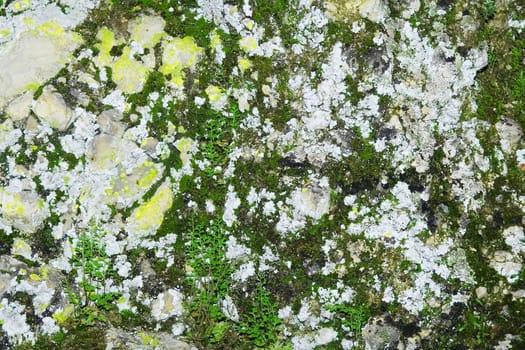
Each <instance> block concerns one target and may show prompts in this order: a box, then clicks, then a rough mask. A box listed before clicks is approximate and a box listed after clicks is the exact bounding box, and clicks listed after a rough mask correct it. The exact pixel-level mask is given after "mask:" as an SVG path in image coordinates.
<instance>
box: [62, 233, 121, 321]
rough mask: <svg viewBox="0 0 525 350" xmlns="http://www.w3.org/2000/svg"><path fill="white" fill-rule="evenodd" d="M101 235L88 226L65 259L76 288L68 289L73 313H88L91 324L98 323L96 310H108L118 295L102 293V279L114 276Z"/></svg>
mask: <svg viewBox="0 0 525 350" xmlns="http://www.w3.org/2000/svg"><path fill="white" fill-rule="evenodd" d="M103 237H104V232H103V231H102V230H101V229H100V227H98V226H96V225H92V226H91V228H90V229H89V231H88V232H83V233H81V234H80V236H79V237H78V241H77V242H76V245H75V247H74V251H73V255H72V256H71V258H70V259H69V262H70V264H71V265H72V267H73V269H72V270H71V277H72V279H73V280H75V281H76V288H75V287H73V286H71V285H70V286H68V287H67V291H68V297H69V300H70V302H71V303H72V304H73V305H75V306H76V307H77V311H78V312H80V311H81V310H82V309H85V310H88V311H89V312H88V316H89V317H87V318H86V321H87V322H88V323H93V322H94V319H98V318H99V317H98V316H99V312H98V309H104V310H109V309H111V307H112V306H113V304H112V303H113V302H114V301H115V300H116V299H117V298H118V296H119V294H118V293H114V292H106V290H105V285H106V283H105V282H106V279H107V278H109V277H110V276H114V275H115V271H114V270H113V267H112V262H111V259H110V258H109V257H108V255H107V254H106V245H105V243H103V241H102V239H103Z"/></svg>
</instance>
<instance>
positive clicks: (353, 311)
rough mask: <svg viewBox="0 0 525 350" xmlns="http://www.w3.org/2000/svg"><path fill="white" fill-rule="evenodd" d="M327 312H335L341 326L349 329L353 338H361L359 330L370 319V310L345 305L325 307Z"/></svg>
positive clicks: (360, 306)
mask: <svg viewBox="0 0 525 350" xmlns="http://www.w3.org/2000/svg"><path fill="white" fill-rule="evenodd" d="M325 308H326V309H327V310H328V311H332V312H335V314H336V316H337V319H339V320H340V321H341V324H342V325H343V326H345V327H347V328H349V329H350V330H351V331H352V332H353V333H354V335H355V336H357V337H360V336H361V329H362V328H363V327H364V326H365V324H366V322H367V321H368V319H369V318H370V316H371V314H370V310H369V309H368V308H367V307H366V306H364V305H359V306H355V307H354V306H350V305H345V304H338V305H328V306H325Z"/></svg>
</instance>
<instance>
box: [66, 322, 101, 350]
mask: <svg viewBox="0 0 525 350" xmlns="http://www.w3.org/2000/svg"><path fill="white" fill-rule="evenodd" d="M104 335H105V333H104V329H102V328H99V327H98V326H94V327H75V328H72V329H69V332H68V335H67V338H66V339H64V341H63V343H62V346H61V349H91V350H105V349H106V342H105V336H104Z"/></svg>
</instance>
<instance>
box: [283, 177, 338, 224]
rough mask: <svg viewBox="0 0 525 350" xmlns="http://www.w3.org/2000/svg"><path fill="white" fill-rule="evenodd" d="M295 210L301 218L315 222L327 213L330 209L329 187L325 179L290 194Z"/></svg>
mask: <svg viewBox="0 0 525 350" xmlns="http://www.w3.org/2000/svg"><path fill="white" fill-rule="evenodd" d="M292 203H293V206H294V208H295V210H296V211H297V212H298V213H299V214H300V215H302V216H305V217H310V218H313V219H315V220H319V219H321V217H322V216H323V215H324V214H326V213H328V211H329V209H330V187H329V186H328V182H327V181H326V179H322V180H321V181H319V183H316V184H312V185H310V186H308V187H304V188H302V189H298V190H296V191H294V192H293V193H292Z"/></svg>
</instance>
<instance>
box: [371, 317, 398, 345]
mask: <svg viewBox="0 0 525 350" xmlns="http://www.w3.org/2000/svg"><path fill="white" fill-rule="evenodd" d="M362 332H363V339H364V340H365V344H366V349H367V350H380V349H386V348H387V347H388V348H390V347H392V346H394V345H395V344H396V343H397V342H398V341H399V337H400V336H401V332H400V331H399V330H398V329H397V328H395V327H394V326H392V325H391V324H390V323H389V321H388V320H387V317H386V316H379V317H375V318H372V319H370V320H369V321H368V323H367V324H366V326H365V327H364V328H363V330H362Z"/></svg>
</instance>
